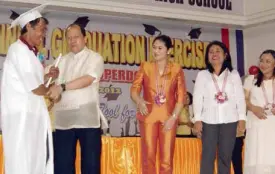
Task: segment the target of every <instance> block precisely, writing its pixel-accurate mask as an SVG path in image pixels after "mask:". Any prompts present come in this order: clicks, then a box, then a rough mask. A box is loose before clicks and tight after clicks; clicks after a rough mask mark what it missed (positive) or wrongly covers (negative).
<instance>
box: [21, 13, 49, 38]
mask: <svg viewBox="0 0 275 174" xmlns="http://www.w3.org/2000/svg"><path fill="white" fill-rule="evenodd" d="M42 19H43V20H44V21H45V23H46V25H48V24H49V21H48V19H47V18H45V17H40V18H37V19H35V20H32V21H30V22H28V23H29V24H30V25H31V27H32V28H34V27H35V26H36V25H37V24H38V23H39V22H40V20H42ZM27 32H28V31H27V24H26V25H25V26H24V27H23V28H22V30H21V35H23V34H25V33H27Z"/></svg>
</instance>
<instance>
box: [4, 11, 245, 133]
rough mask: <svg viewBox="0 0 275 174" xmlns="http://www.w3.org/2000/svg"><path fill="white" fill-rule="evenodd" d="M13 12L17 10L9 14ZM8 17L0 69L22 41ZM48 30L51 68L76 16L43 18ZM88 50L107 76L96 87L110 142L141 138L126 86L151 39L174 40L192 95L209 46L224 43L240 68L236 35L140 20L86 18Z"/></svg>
mask: <svg viewBox="0 0 275 174" xmlns="http://www.w3.org/2000/svg"><path fill="white" fill-rule="evenodd" d="M12 10H16V9H12ZM9 16H10V12H9V11H8V10H7V11H5V12H0V67H1V70H2V63H3V61H4V60H5V56H6V53H7V50H8V47H9V45H10V44H11V43H13V42H15V41H16V39H17V38H18V37H19V36H20V28H19V27H16V28H13V29H9V23H10V22H11V20H10V19H9ZM46 17H47V18H48V19H49V21H50V24H49V26H48V35H47V37H46V40H45V42H44V43H43V45H41V47H40V51H41V52H42V53H43V54H44V55H45V56H46V60H47V63H48V64H50V63H51V62H52V61H53V60H54V59H55V58H56V57H57V56H58V55H59V53H63V55H64V54H66V53H67V52H68V48H67V43H66V38H65V28H66V27H67V26H68V25H69V24H70V23H72V22H74V21H75V20H76V19H77V17H79V16H76V15H74V14H69V13H68V14H67V15H59V14H57V13H56V14H55V13H51V14H47V16H46ZM88 17H89V20H87V21H86V22H87V27H86V29H87V47H88V48H90V49H92V50H95V51H97V52H98V53H100V54H101V55H102V57H103V59H104V62H105V71H104V74H103V76H102V79H101V83H100V89H99V93H100V101H101V103H100V108H101V110H102V112H103V113H104V115H105V116H106V118H107V119H108V123H109V126H110V128H109V132H110V134H111V135H112V136H136V135H138V134H139V130H138V125H137V121H136V118H135V114H136V107H135V104H134V103H133V102H132V100H131V98H130V86H131V82H132V81H133V79H134V75H135V72H136V71H137V70H138V67H139V65H140V63H141V62H143V61H150V60H152V59H153V57H152V41H153V38H154V37H155V36H157V35H159V34H160V33H162V34H166V35H169V36H170V37H171V38H172V40H173V51H172V54H173V55H174V58H173V59H174V61H175V62H178V63H179V64H180V65H181V66H182V69H183V71H184V72H185V78H186V83H187V84H186V85H187V89H188V91H189V92H190V93H192V91H193V85H194V80H195V78H196V75H197V72H198V71H199V70H201V69H203V68H204V67H205V63H204V54H205V49H206V46H207V44H208V43H209V42H210V41H212V40H223V41H226V42H227V45H228V46H229V47H230V52H231V56H232V62H233V66H234V67H235V68H237V67H238V60H240V61H241V62H243V57H239V58H237V54H238V51H237V50H238V49H243V48H242V47H238V44H237V43H238V38H237V37H236V36H237V35H236V31H235V30H228V29H219V28H211V27H203V26H202V27H200V28H191V26H187V25H181V26H171V25H166V24H165V23H163V22H159V21H153V20H148V19H144V20H140V19H134V18H133V19H131V20H129V19H123V18H109V17H108V16H101V17H93V15H91V16H88Z"/></svg>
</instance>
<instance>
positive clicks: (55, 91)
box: [44, 66, 63, 111]
mask: <svg viewBox="0 0 275 174" xmlns="http://www.w3.org/2000/svg"><path fill="white" fill-rule="evenodd" d="M58 76H59V69H58V67H54V66H51V67H50V69H49V72H48V73H47V74H45V84H44V85H45V86H46V83H47V82H48V80H49V79H50V78H52V81H51V83H50V85H49V87H48V88H47V89H46V90H47V92H46V95H45V99H46V103H47V107H48V110H49V111H50V110H51V109H52V107H53V106H54V103H57V102H59V101H60V100H61V93H62V91H63V88H62V87H61V85H57V84H55V82H54V81H55V80H56V79H57V78H58Z"/></svg>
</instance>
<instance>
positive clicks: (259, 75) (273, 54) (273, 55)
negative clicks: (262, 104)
mask: <svg viewBox="0 0 275 174" xmlns="http://www.w3.org/2000/svg"><path fill="white" fill-rule="evenodd" d="M264 54H271V55H272V57H273V59H275V51H274V50H271V49H270V50H265V51H263V52H262V54H261V55H260V58H261V57H262V56H263V55H264ZM274 75H275V68H274V69H273V76H274ZM256 78H257V81H256V83H255V85H256V86H258V87H260V86H261V84H262V82H263V79H264V74H263V73H262V71H261V70H260V69H259V71H258V74H257V76H256Z"/></svg>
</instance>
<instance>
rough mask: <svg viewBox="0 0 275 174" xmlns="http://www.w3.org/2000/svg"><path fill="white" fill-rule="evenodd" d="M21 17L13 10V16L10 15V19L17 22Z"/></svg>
mask: <svg viewBox="0 0 275 174" xmlns="http://www.w3.org/2000/svg"><path fill="white" fill-rule="evenodd" d="M19 16H20V14H18V13H16V12H15V11H13V10H11V15H10V19H11V20H15V19H16V18H18V17H19Z"/></svg>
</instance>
